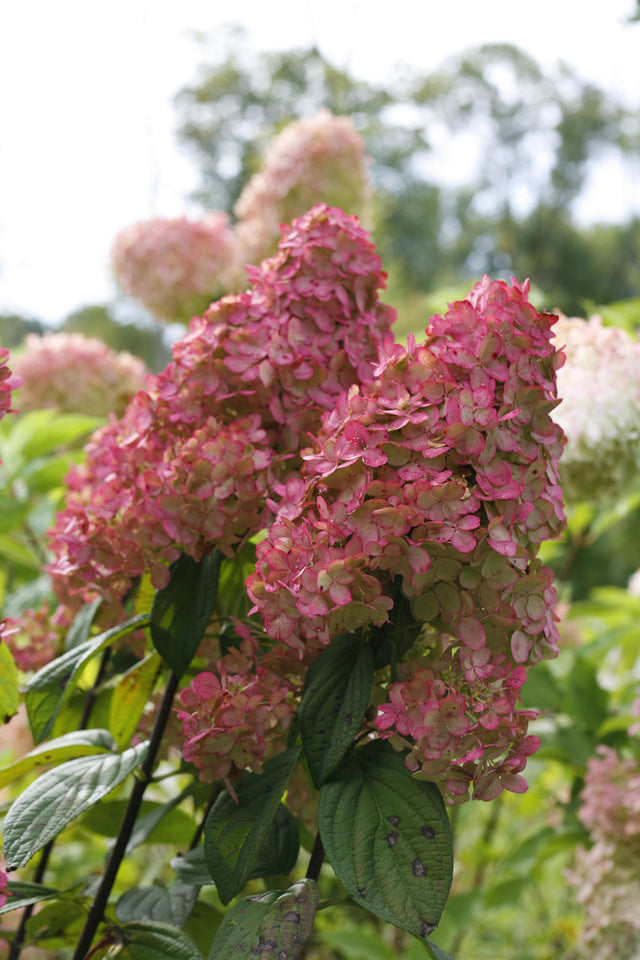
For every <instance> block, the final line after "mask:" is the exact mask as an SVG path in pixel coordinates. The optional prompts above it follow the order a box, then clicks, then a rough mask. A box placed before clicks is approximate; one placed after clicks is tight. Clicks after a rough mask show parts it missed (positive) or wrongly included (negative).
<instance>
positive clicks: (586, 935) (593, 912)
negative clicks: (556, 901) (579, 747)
mask: <svg viewBox="0 0 640 960" xmlns="http://www.w3.org/2000/svg"><path fill="white" fill-rule="evenodd" d="M582 799H583V803H582V807H581V808H580V810H579V817H580V819H581V820H582V822H583V823H584V825H585V827H586V828H587V830H588V831H589V834H590V837H591V840H592V841H593V843H592V846H591V847H590V848H589V849H586V848H584V847H580V848H579V849H578V851H577V853H576V858H575V862H574V865H573V868H572V869H571V870H570V871H569V873H568V879H569V882H570V883H571V884H572V885H573V886H575V887H576V888H577V892H576V899H577V901H578V903H580V904H582V905H583V906H584V908H585V913H586V922H585V926H584V929H583V931H582V935H581V942H580V944H579V946H580V950H581V953H580V956H581V957H585V960H589V958H592V957H593V958H594V960H595V958H596V957H598V958H600V957H635V956H638V955H639V953H640V913H639V912H638V903H639V902H640V875H639V874H638V862H639V861H640V767H639V766H638V762H637V760H635V759H630V758H627V759H624V758H622V757H621V756H620V755H619V754H618V753H617V751H615V750H613V749H611V748H610V747H606V746H600V747H598V751H597V755H596V756H595V757H592V758H591V760H590V761H589V764H588V768H587V773H586V776H585V786H584V791H583V795H582Z"/></svg>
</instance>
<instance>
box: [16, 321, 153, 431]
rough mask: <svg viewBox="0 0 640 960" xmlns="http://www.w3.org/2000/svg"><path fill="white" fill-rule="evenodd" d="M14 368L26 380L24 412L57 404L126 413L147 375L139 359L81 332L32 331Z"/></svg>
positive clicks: (21, 395) (98, 412)
mask: <svg viewBox="0 0 640 960" xmlns="http://www.w3.org/2000/svg"><path fill="white" fill-rule="evenodd" d="M14 368H15V370H16V373H18V374H19V375H20V377H21V378H22V387H21V388H20V393H19V394H18V398H17V399H18V401H19V403H20V410H21V411H22V412H23V413H24V412H26V411H27V410H41V409H45V408H52V407H55V408H57V409H58V410H60V411H62V412H65V413H76V412H77V413H84V414H88V415H89V416H96V417H106V416H107V415H108V414H109V413H111V412H113V413H115V415H116V416H122V414H123V413H124V410H125V407H126V406H127V404H128V403H129V401H130V400H131V398H132V397H133V396H135V394H136V393H137V392H138V390H142V388H143V387H144V384H145V378H146V375H147V370H146V367H145V365H144V363H143V362H142V360H140V359H138V357H134V356H133V355H132V354H130V353H127V352H125V351H123V352H120V353H118V352H116V351H115V350H111V349H110V347H108V346H107V345H106V344H105V343H104V342H103V341H102V340H98V339H97V338H95V337H85V336H83V335H82V334H81V333H47V334H45V335H44V336H42V337H40V336H38V335H37V334H35V333H30V334H27V336H26V338H25V341H24V352H23V353H21V354H19V355H18V356H17V357H16V358H15V361H14Z"/></svg>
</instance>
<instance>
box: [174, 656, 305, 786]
mask: <svg viewBox="0 0 640 960" xmlns="http://www.w3.org/2000/svg"><path fill="white" fill-rule="evenodd" d="M217 666H218V674H215V673H211V672H205V673H199V674H198V676H197V677H195V679H194V680H192V681H191V684H190V686H189V687H187V688H186V689H184V690H183V691H182V693H181V694H180V702H181V704H182V707H183V708H184V709H180V710H178V712H177V713H178V718H179V719H180V720H181V721H182V724H183V735H184V746H183V750H182V754H183V756H184V758H185V760H188V761H190V762H191V763H194V764H195V765H196V767H198V770H199V772H200V779H201V780H203V781H205V782H206V783H212V782H214V781H216V780H224V781H225V783H226V784H227V787H228V789H229V792H230V793H232V795H233V788H232V787H231V783H230V781H232V780H234V779H236V778H237V777H238V776H239V775H240V774H241V773H242V771H243V770H253V771H254V773H261V772H262V762H263V761H264V760H265V759H267V758H268V757H269V756H271V755H272V754H274V753H276V752H277V751H278V749H282V747H283V746H284V743H285V738H284V734H285V732H286V730H287V728H288V726H289V720H290V716H291V706H292V699H293V697H292V691H293V688H292V687H291V685H290V684H289V683H287V682H286V681H283V680H282V679H281V678H280V677H279V676H277V675H276V674H275V673H273V672H272V671H270V670H268V669H266V668H265V667H264V666H257V667H256V666H255V665H254V664H253V663H252V661H251V659H249V658H247V657H245V656H244V655H242V654H241V653H240V652H239V651H234V652H233V653H232V654H229V655H227V657H224V658H223V659H222V661H220V662H219V663H218V665H217ZM232 670H233V671H234V672H233V673H232V672H230V671H232Z"/></svg>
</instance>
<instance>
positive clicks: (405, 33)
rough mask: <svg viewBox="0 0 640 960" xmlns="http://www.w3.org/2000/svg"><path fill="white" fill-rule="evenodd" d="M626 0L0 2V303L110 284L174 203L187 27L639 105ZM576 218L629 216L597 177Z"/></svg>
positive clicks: (25, 304)
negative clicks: (131, 231) (510, 66)
mask: <svg viewBox="0 0 640 960" xmlns="http://www.w3.org/2000/svg"><path fill="white" fill-rule="evenodd" d="M633 8H634V2H633V0H606V2H605V0H596V2H585V0H536V2H525V0H484V2H483V0H448V2H442V0H440V2H437V3H436V2H434V0H393V2H390V0H385V2H383V0H359V2H358V0H270V2H268V0H234V2H233V3H228V2H224V3H221V2H217V0H109V2H102V3H100V2H98V0H21V2H20V3H8V2H5V3H0V313H2V312H4V313H6V312H10V311H15V312H19V313H22V314H25V315H30V316H36V317H39V318H40V319H43V320H45V321H47V322H49V323H55V322H58V321H59V320H61V319H62V318H63V317H64V316H65V315H66V314H67V313H68V312H70V311H71V310H73V309H75V308H77V307H78V306H81V305H83V304H88V303H96V302H100V301H104V300H107V299H109V298H110V297H111V295H112V294H113V292H114V286H113V281H112V280H111V277H110V274H109V267H108V252H109V247H110V244H111V241H112V239H113V236H114V234H115V233H116V232H117V231H118V230H119V229H120V228H121V227H123V226H125V225H126V224H128V223H131V222H133V221H135V220H138V219H141V218H145V217H149V216H153V215H164V216H177V215H179V214H181V213H183V212H188V207H187V203H186V199H185V198H186V195H187V194H188V193H189V191H190V190H191V189H192V188H193V187H194V185H195V170H194V168H193V167H192V165H191V163H190V161H189V158H188V157H187V156H186V154H185V153H184V152H183V151H182V150H181V149H180V148H179V146H178V144H177V142H176V139H175V133H174V132H175V128H176V114H175V112H174V109H173V105H172V98H173V95H174V94H175V93H176V92H177V90H178V89H179V88H180V87H181V86H183V85H185V84H186V83H188V82H190V81H191V80H193V78H194V75H195V71H196V67H197V64H198V60H199V57H200V53H201V48H200V47H199V46H198V45H197V44H196V43H195V42H194V41H193V39H191V38H190V36H189V34H190V31H193V30H197V31H203V32H209V31H213V32H215V30H216V28H218V29H219V28H220V25H221V24H223V23H226V22H229V21H230V20H233V22H237V23H241V24H243V25H244V26H245V27H246V28H247V29H248V30H249V33H250V36H251V37H252V40H253V43H254V45H255V46H256V47H258V48H259V49H285V48H288V47H292V46H308V45H310V44H312V43H316V44H317V45H318V46H319V47H320V49H321V51H322V52H323V53H324V54H325V55H326V56H327V57H329V58H330V59H331V60H332V61H333V62H334V63H336V64H337V65H339V66H345V67H348V68H349V69H350V70H351V71H352V72H354V73H355V74H356V75H360V76H363V77H366V78H369V79H372V80H376V81H379V82H384V80H385V79H386V78H389V77H391V76H392V75H393V70H394V65H396V64H397V63H398V62H401V61H405V62H408V63H410V64H412V65H414V66H417V67H419V68H420V69H421V70H423V71H424V72H428V71H430V70H433V69H435V68H436V67H438V66H439V65H440V64H441V63H442V62H443V60H444V59H445V58H446V57H447V56H449V55H451V54H453V53H457V52H459V51H461V50H463V49H465V48H467V47H470V46H473V45H476V44H479V43H489V42H491V43H495V42H507V43H515V44H517V45H519V46H521V47H522V48H523V49H525V50H526V51H528V52H529V53H530V54H532V55H533V56H534V57H535V58H536V59H537V60H538V61H539V62H540V63H541V64H542V66H544V67H548V68H550V67H553V66H554V65H555V64H556V63H557V61H558V60H559V59H563V60H565V61H566V62H568V63H569V64H570V65H572V66H573V67H574V68H576V70H577V71H578V72H579V73H580V74H581V75H582V76H584V77H585V78H587V79H591V80H594V81H596V82H597V83H599V84H600V85H602V86H604V87H605V88H607V89H609V90H610V91H612V92H617V93H619V94H621V95H623V96H624V97H625V98H626V100H627V103H628V104H629V105H632V106H637V107H640V71H639V69H638V63H639V62H640V24H632V25H628V24H625V22H624V21H625V19H626V18H627V17H628V16H629V14H630V13H631V12H632V10H633ZM601 180H602V182H599V183H597V184H595V185H594V190H593V192H592V197H591V201H590V203H591V207H590V212H591V214H592V215H594V216H597V217H601V216H606V215H609V216H610V217H613V218H615V217H618V216H624V215H625V214H626V213H627V212H631V211H635V212H639V213H640V184H638V183H631V184H630V183H628V182H625V183H623V182H621V181H618V180H617V179H616V177H615V176H611V175H610V174H609V175H607V172H606V171H605V172H604V174H603V177H601Z"/></svg>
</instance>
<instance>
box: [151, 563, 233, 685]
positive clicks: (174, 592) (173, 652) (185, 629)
mask: <svg viewBox="0 0 640 960" xmlns="http://www.w3.org/2000/svg"><path fill="white" fill-rule="evenodd" d="M222 560H223V556H222V554H221V553H220V551H219V550H214V551H213V553H209V554H206V555H205V556H204V557H203V558H202V560H201V561H200V563H196V561H195V560H193V559H192V558H191V557H188V556H186V555H185V554H183V555H182V556H181V557H180V558H179V559H178V560H176V562H175V563H173V564H172V565H171V578H170V580H169V583H168V584H167V586H166V587H165V588H164V590H158V592H157V593H156V595H155V598H154V601H153V608H152V610H151V638H152V640H153V645H154V646H155V648H156V650H157V651H158V653H159V654H160V655H161V657H162V658H163V659H164V661H165V662H166V663H168V664H169V666H170V667H171V669H172V670H173V671H174V673H176V674H177V675H178V676H179V677H181V676H182V674H183V673H184V672H185V670H186V669H187V667H188V666H189V664H190V663H191V661H192V659H193V657H194V655H195V652H196V650H197V649H198V646H199V645H200V641H201V640H202V638H203V636H204V633H205V630H206V629H207V626H208V624H209V621H210V619H211V615H212V613H213V610H214V608H215V604H216V595H217V591H218V578H219V575H220V565H221V563H222Z"/></svg>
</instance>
